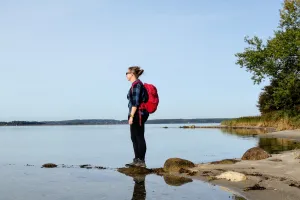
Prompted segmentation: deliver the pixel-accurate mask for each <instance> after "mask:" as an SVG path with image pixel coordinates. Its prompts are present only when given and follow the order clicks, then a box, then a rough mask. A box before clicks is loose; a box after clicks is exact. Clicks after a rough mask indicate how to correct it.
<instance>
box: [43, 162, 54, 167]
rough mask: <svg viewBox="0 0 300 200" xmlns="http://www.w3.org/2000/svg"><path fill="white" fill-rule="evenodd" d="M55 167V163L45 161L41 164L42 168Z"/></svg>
mask: <svg viewBox="0 0 300 200" xmlns="http://www.w3.org/2000/svg"><path fill="white" fill-rule="evenodd" d="M55 167H57V165H56V164H54V163H46V164H43V166H42V168H55Z"/></svg>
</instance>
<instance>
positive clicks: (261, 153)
mask: <svg viewBox="0 0 300 200" xmlns="http://www.w3.org/2000/svg"><path fill="white" fill-rule="evenodd" d="M269 157H271V155H270V154H269V153H268V152H266V151H265V150H263V149H262V148H259V147H254V148H251V149H249V150H248V151H246V152H245V153H244V155H243V157H242V160H263V159H266V158H269Z"/></svg>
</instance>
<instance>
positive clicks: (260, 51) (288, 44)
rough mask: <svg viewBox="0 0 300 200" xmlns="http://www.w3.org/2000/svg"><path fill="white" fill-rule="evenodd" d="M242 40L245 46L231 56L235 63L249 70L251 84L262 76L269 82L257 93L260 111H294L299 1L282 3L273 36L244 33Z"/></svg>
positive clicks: (298, 87)
mask: <svg viewBox="0 0 300 200" xmlns="http://www.w3.org/2000/svg"><path fill="white" fill-rule="evenodd" d="M245 42H246V43H247V44H248V45H249V47H247V48H245V50H244V52H242V53H237V54H236V55H235V56H236V57H237V62H236V64H238V65H240V66H241V67H242V68H243V67H245V68H246V70H247V71H248V72H250V73H252V80H253V81H254V84H260V83H261V82H262V81H263V80H265V79H266V78H268V79H269V80H270V82H271V85H270V86H267V87H265V88H264V92H263V93H261V95H260V99H259V101H258V103H259V105H258V107H259V108H260V111H261V112H262V113H264V112H268V111H273V110H293V111H295V109H296V108H297V107H298V106H299V105H300V102H299V101H300V100H299V98H300V96H299V95H297V94H295V93H298V94H299V92H300V84H299V80H300V62H299V60H300V0H285V1H284V2H283V7H282V9H281V10H280V22H279V26H278V27H277V30H275V31H274V36H273V37H270V38H269V39H267V40H266V41H265V42H264V41H263V40H262V39H260V38H259V37H258V36H254V37H253V38H249V37H248V36H246V37H245ZM272 83H273V84H272ZM265 101H266V102H265Z"/></svg>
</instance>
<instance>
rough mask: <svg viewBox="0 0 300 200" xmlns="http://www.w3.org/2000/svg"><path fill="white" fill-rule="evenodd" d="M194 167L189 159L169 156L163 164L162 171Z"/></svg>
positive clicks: (176, 170)
mask: <svg viewBox="0 0 300 200" xmlns="http://www.w3.org/2000/svg"><path fill="white" fill-rule="evenodd" d="M192 167H195V164H194V163H193V162H191V161H188V160H185V159H181V158H169V159H168V160H166V162H165V164H164V171H166V172H179V170H181V169H188V168H192Z"/></svg>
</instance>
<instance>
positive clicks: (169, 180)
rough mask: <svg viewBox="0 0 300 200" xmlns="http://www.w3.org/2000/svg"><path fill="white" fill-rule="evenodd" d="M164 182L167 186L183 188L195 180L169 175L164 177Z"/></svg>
mask: <svg viewBox="0 0 300 200" xmlns="http://www.w3.org/2000/svg"><path fill="white" fill-rule="evenodd" d="M164 180H165V182H166V184H168V185H171V186H182V185H184V184H186V183H190V182H193V180H192V179H190V178H185V177H179V176H172V175H168V174H166V175H164Z"/></svg>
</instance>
